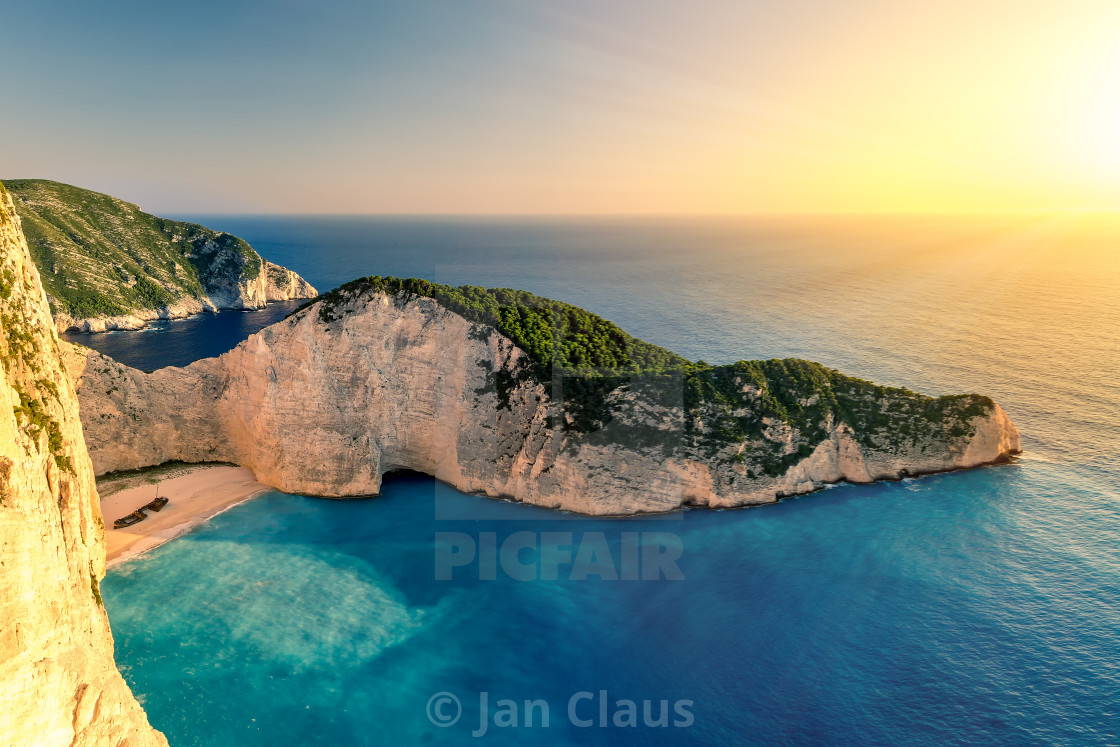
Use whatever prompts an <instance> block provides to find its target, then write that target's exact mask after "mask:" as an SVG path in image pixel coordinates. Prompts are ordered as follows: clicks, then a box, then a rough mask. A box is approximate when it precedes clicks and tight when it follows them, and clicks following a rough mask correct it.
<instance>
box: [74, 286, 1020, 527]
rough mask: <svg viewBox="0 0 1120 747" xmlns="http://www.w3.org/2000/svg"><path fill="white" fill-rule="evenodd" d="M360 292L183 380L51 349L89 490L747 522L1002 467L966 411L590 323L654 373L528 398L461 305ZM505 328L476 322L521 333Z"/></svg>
mask: <svg viewBox="0 0 1120 747" xmlns="http://www.w3.org/2000/svg"><path fill="white" fill-rule="evenodd" d="M374 280H377V281H379V282H376V283H372V284H370V283H366V284H364V285H362V284H358V285H353V286H351V287H349V288H347V287H344V288H343V289H341V290H340V291H337V292H335V293H332V294H330V296H328V297H327V298H326V299H324V300H321V301H319V302H317V303H315V304H313V305H311V306H310V307H309V308H306V309H304V310H302V311H300V312H298V313H296V314H295V315H293V316H291V317H290V318H288V319H287V320H284V321H282V322H279V323H277V324H275V325H273V326H271V327H268V328H266V329H264V330H262V331H261V332H259V333H257V334H256V335H253V336H252V337H250V338H249V339H248V340H246V341H245V342H244V343H242V344H241V345H239V346H238V347H237V348H235V349H234V350H232V351H230V352H229V353H226V354H225V355H223V356H221V357H220V358H211V359H206V360H201V361H197V362H196V363H194V364H192V365H190V366H188V367H186V368H166V369H161V370H157V371H155V372H154V373H151V374H145V373H142V372H140V371H137V370H135V369H131V368H128V367H126V366H123V365H121V364H119V363H117V362H115V361H113V360H111V359H109V358H106V357H104V356H102V355H100V354H98V353H95V352H93V351H89V350H86V349H84V348H83V349H79V348H70V349H69V350H68V352H67V353H66V358H67V365H68V366H69V368H70V372H71V376H72V377H73V378H74V379H75V380H76V381H78V382H79V383H78V396H79V399H80V401H81V404H82V409H81V412H82V420H83V424H84V428H85V434H86V440H87V444H88V446H89V449H90V454H91V457H92V459H93V463H94V466H95V469H96V471H97V472H98V473H103V472H107V471H112V470H120V469H132V468H137V467H141V466H145V465H152V464H158V463H161V462H165V461H168V460H172V459H179V460H183V461H188V462H197V461H207V460H222V461H230V462H235V463H237V464H240V465H244V466H247V467H249V468H251V469H252V470H253V471H254V472H255V473H256V474H257V477H258V479H260V480H261V481H262V482H265V483H267V484H270V485H273V486H275V487H277V488H279V489H281V490H285V491H290V492H294V493H303V494H313V495H325V496H348V495H364V494H374V493H376V492H378V490H379V488H380V484H381V477H382V475H383V474H385V473H386V472H389V471H392V470H396V469H403V468H407V469H413V470H418V471H422V472H426V473H429V474H432V475H434V476H436V477H437V478H439V479H440V480H443V481H445V482H447V483H450V484H451V485H454V486H455V487H457V488H459V489H461V490H464V491H468V492H479V493H484V494H486V495H490V496H505V497H512V498H514V499H516V500H520V501H524V502H527V503H532V504H537V505H541V506H549V507H556V508H561V509H567V510H572V511H578V512H581V513H587V514H628V513H637V512H654V511H667V510H672V509H675V508H678V507H680V506H683V505H704V506H741V505H752V504H760V503H767V502H773V501H775V500H777V499H779V498H781V497H784V496H790V495H795V494H801V493H806V492H809V491H812V490H815V489H818V488H820V487H821V486H823V485H824V484H826V483H833V482H837V481H841V480H848V481H851V482H868V481H871V480H877V479H882V478H898V477H902V476H906V475H919V474H924V473H930V472H938V471H944V470H951V469H958V468H963V467H973V466H977V465H981V464H988V463H992V462H998V461H1002V460H1006V459H1007V457H1008V455H1009V454H1012V453H1016V452H1018V450H1019V434H1018V432H1017V431H1016V429H1015V426H1014V425H1012V423H1011V422H1010V420H1009V419H1008V417H1007V415H1006V414H1005V413H1004V412H1003V410H1002V409H1000V407H999V406H998V405H996V404H995V403H994V402H992V401H991V400H990V399H987V398H986V397H980V396H977V395H961V396H955V397H942V398H931V397H925V396H923V395H919V394H915V393H913V392H909V391H907V390H901V389H889V388H886V387H877V386H875V385H873V384H871V383H870V382H864V381H861V380H859V379H853V378H850V377H845V376H843V375H841V374H838V373H837V372H835V371H829V370H828V369H825V368H824V367H822V366H819V365H817V364H812V363H808V362H806V361H768V362H743V363H740V364H735V365H734V366H725V367H718V368H712V367H706V366H704V365H703V364H687V365H683V364H682V365H678V364H679V362H680V361H683V359H679V357H673V356H672V354H669V353H667V351H661V350H660V349H653V347H652V346H647V347H648V348H650V349H649V350H647V349H639V347H640V346H639V344H640V345H646V344H645V343H640V341H633V340H632V339H628V338H626V337H624V336H623V334H624V333H621V332H620V331H616V330H615V329H611V328H610V327H609V326H606V327H604V326H603V324H607V323H605V322H603V320H597V321H594V322H593V323H590V324H585V323H584V321H582V320H580V319H578V318H577V323H578V324H581V325H584V327H585V328H586V329H588V330H591V331H589V332H588V333H587V335H586V336H585V337H586V339H599V340H607V339H612V340H616V341H622V342H623V343H625V344H626V345H628V346H629V349H631V350H637V351H638V353H636V354H635V355H636V356H639V357H640V356H644V357H643V360H655V361H657V362H658V365H659V366H660V365H662V364H664V365H667V366H669V367H668V368H658V369H657V370H656V371H655V372H654V373H650V371H649V369H646V370H645V371H642V370H639V369H632V370H631V373H630V374H629V375H627V376H605V375H603V372H602V371H591V370H587V369H571V370H569V371H568V373H566V374H563V375H554V376H553V377H552V378H551V379H548V378H546V377H543V376H542V375H540V371H541V369H540V367H539V366H536V365H535V364H536V363H539V361H538V360H535V359H534V357H533V356H534V355H536V356H537V358H540V356H541V354H540V353H539V351H538V353H536V354H531V353H529V352H527V349H534V350H536V349H537V348H536V347H535V345H536V343H531V342H526V343H524V346H519V345H518V344H515V343H514V342H513V340H511V339H510V337H509V336H507V335H505V334H502V332H501V331H499V329H498V328H496V327H495V326H490V325H486V324H483V323H480V322H479V321H476V320H472V319H469V318H467V317H469V316H472V314H473V313H474V312H472V311H470V309H471V308H474V307H473V306H471V305H470V304H468V303H465V302H464V303H463V304H461V308H460V311H461V312H462V313H457V312H456V311H452V310H451V309H449V308H448V305H451V304H452V301H449V300H446V299H445V301H444V302H442V303H441V302H440V301H438V300H436V299H434V298H432V297H428V296H425V295H418V294H415V293H409V292H406V291H404V290H401V291H400V292H397V293H390V292H387V291H386V288H388V287H389V286H387V285H386V284H385V283H384V282H380V281H381V279H374ZM393 287H399V286H393ZM418 287H423V288H428V287H429V286H428V285H423V286H418ZM452 290H454V289H452ZM465 290H466V291H469V292H472V293H473V292H477V293H486V292H485V291H482V289H465ZM433 293H435V291H433ZM447 298H452V296H450V295H449V296H447ZM542 301H546V300H542ZM555 309H556V306H555V304H554V306H553V307H549V310H548V313H549V314H552V313H553V312H554V311H555ZM515 311H516V313H515V314H514V315H513V316H510V314H509V313H508V308H507V309H506V310H501V309H499V312H500V313H495V314H494V315H493V316H492V317H491V318H493V319H505V320H507V322H508V321H509V320H512V319H514V318H515V317H517V314H521V316H519V317H517V319H521V320H523V319H525V318H527V317H526V316H525V315H524V314H522V311H523V310H515ZM561 311H564V309H561ZM583 313H584V314H586V312H583ZM573 318H575V317H573ZM596 319H597V318H596ZM600 322H603V324H599V323H600ZM503 323H504V322H496V324H499V325H501V324H503ZM519 323H520V322H519ZM596 325H599V327H601V328H602V330H605V332H603V333H602V334H600V333H599V332H595V331H594V330H593V329H592V328H593V327H595V326H596ZM507 326H508V325H507ZM519 329H520V328H519ZM511 334H517V333H515V332H511ZM540 339H544V338H540ZM557 344H558V347H557V348H556V350H557V351H559V350H560V347H559V343H557ZM602 344H606V343H602ZM542 349H543V348H542ZM564 349H565V350H568V351H571V350H574V349H575V348H573V347H572V346H571V345H569V346H568V347H566V348H564ZM556 355H557V356H559V353H556ZM581 355H583V353H581ZM621 357H622V356H621V354H618V355H615V356H614V358H615V359H619V358H621ZM632 357H633V356H632ZM635 359H636V358H635ZM554 360H560V359H559V357H556V358H555V359H554ZM674 366H677V367H676V368H674ZM553 370H554V371H555V370H559V367H558V366H557V367H555V368H554V369H553ZM619 370H621V369H616V373H617V372H618V371H619ZM628 370H629V369H628ZM581 371H582V373H581ZM589 413H591V415H589Z"/></svg>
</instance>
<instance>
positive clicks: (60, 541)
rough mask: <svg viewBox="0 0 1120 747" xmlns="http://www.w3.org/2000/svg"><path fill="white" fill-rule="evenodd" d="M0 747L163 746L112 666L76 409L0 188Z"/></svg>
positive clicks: (97, 519) (98, 544)
mask: <svg viewBox="0 0 1120 747" xmlns="http://www.w3.org/2000/svg"><path fill="white" fill-rule="evenodd" d="M0 315H2V322H3V326H2V331H0V355H2V360H0V370H2V382H0V744H3V745H5V746H6V747H7V746H11V747H51V746H53V745H59V746H60V747H61V746H64V745H89V746H90V747H92V746H93V745H133V746H134V747H140V746H142V745H166V744H167V742H166V740H164V739H163V736H162V735H161V734H160V733H159V732H156V731H154V730H152V728H151V727H150V726H149V725H148V721H147V718H146V717H145V715H144V712H143V710H141V708H140V706H139V705H138V704H137V702H136V700H135V699H134V698H133V696H132V693H131V692H129V689H128V686H127V685H126V684H125V682H124V680H123V679H122V678H121V676H120V674H119V673H118V672H117V669H116V666H115V664H114V662H113V639H112V637H111V635H110V633H109V621H108V618H107V617H106V615H105V610H104V608H103V607H102V605H101V597H100V592H99V590H98V583H99V581H100V580H101V578H102V577H103V576H104V573H105V547H104V525H103V524H102V519H101V511H100V508H99V505H98V497H97V490H96V488H95V486H94V480H93V468H92V465H91V464H90V460H89V455H88V454H87V452H86V448H85V445H84V442H83V440H82V431H81V423H80V421H79V419H78V402H77V398H76V396H75V394H74V389H73V387H72V385H71V383H70V380H69V379H68V378H67V376H66V375H65V373H64V371H63V369H62V366H61V363H60V360H59V341H58V337H57V335H56V334H55V330H54V324H53V322H52V320H51V315H50V312H49V309H48V307H47V299H46V297H45V295H44V293H43V289H42V287H41V285H40V284H39V276H38V273H37V272H36V270H35V267H34V266H33V265H32V263H31V259H30V256H29V254H28V249H27V244H26V243H25V241H24V239H23V234H22V232H21V230H20V222H19V218H18V217H17V216H16V214H15V212H14V210H13V205H12V201H11V198H10V196H9V195H8V193H7V191H6V190H5V189H4V188H3V186H2V185H0Z"/></svg>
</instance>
